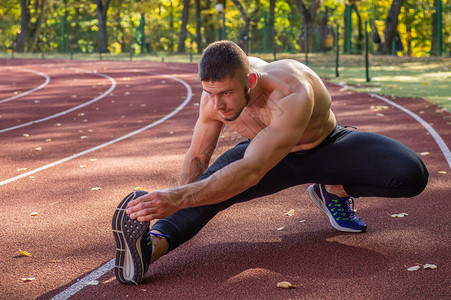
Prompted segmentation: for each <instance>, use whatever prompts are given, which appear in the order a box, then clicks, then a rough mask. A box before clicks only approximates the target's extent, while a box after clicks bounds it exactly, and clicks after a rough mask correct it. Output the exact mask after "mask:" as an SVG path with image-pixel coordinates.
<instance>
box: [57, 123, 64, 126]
mask: <svg viewBox="0 0 451 300" xmlns="http://www.w3.org/2000/svg"><path fill="white" fill-rule="evenodd" d="M55 126H56V127H61V126H63V125H62V124H61V123H56V124H55Z"/></svg>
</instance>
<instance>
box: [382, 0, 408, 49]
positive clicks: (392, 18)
mask: <svg viewBox="0 0 451 300" xmlns="http://www.w3.org/2000/svg"><path fill="white" fill-rule="evenodd" d="M403 2H404V0H393V2H392V4H391V7H390V11H389V12H388V15H387V19H386V20H385V39H384V42H382V43H381V44H379V47H377V51H376V53H378V54H382V55H387V54H390V53H391V47H392V42H393V39H394V38H395V35H396V32H397V28H398V16H399V12H400V10H401V6H402V5H403Z"/></svg>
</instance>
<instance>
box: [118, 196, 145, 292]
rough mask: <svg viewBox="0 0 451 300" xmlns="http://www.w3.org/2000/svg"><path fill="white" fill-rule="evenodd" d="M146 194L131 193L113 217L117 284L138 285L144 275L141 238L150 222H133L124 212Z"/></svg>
mask: <svg viewBox="0 0 451 300" xmlns="http://www.w3.org/2000/svg"><path fill="white" fill-rule="evenodd" d="M144 194H147V192H133V193H131V194H129V195H127V197H125V198H124V199H123V200H122V201H121V203H120V204H119V205H118V207H117V208H116V211H115V212H114V215H113V221H112V228H113V235H114V239H115V241H116V262H115V267H114V273H115V275H116V278H117V280H118V281H119V282H121V283H124V284H139V283H140V282H141V281H142V278H143V276H144V273H145V271H146V270H144V262H143V261H142V252H141V238H142V236H143V235H144V233H145V232H146V230H147V229H148V228H149V224H150V222H139V221H138V220H133V219H131V218H130V217H129V215H128V214H127V213H126V212H125V210H126V209H127V204H128V203H129V202H130V201H132V200H134V199H136V198H138V197H140V196H142V195H144Z"/></svg>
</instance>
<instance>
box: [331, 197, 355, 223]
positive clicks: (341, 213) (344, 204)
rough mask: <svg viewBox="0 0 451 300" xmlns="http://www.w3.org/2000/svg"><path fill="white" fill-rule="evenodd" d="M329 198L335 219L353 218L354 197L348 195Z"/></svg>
mask: <svg viewBox="0 0 451 300" xmlns="http://www.w3.org/2000/svg"><path fill="white" fill-rule="evenodd" d="M331 200H332V201H331V203H330V204H329V206H333V208H331V212H332V214H333V215H334V217H335V219H336V220H337V221H340V219H341V220H343V221H349V220H352V219H354V218H355V213H354V198H352V197H348V198H338V199H331ZM351 206H352V208H351ZM335 211H336V212H335Z"/></svg>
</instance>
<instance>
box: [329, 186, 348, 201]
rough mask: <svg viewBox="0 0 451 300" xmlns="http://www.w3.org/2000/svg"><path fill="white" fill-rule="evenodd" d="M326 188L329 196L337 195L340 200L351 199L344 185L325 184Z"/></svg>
mask: <svg viewBox="0 0 451 300" xmlns="http://www.w3.org/2000/svg"><path fill="white" fill-rule="evenodd" d="M324 188H325V189H326V191H327V192H328V193H329V194H332V195H335V196H337V197H339V198H345V197H349V195H348V193H346V191H345V189H344V188H343V186H342V185H329V184H325V185H324Z"/></svg>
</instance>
